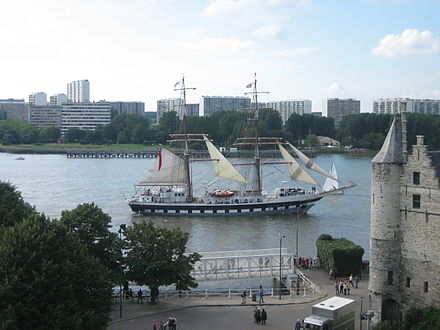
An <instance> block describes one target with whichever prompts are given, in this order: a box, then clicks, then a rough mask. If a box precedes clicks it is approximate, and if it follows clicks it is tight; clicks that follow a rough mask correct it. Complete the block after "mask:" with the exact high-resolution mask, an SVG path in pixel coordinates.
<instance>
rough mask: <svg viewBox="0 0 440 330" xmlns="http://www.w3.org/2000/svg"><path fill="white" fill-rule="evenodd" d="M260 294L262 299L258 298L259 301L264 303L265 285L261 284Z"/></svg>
mask: <svg viewBox="0 0 440 330" xmlns="http://www.w3.org/2000/svg"><path fill="white" fill-rule="evenodd" d="M259 295H260V299H259V300H258V303H259V304H264V291H263V287H262V286H261V285H260V292H259Z"/></svg>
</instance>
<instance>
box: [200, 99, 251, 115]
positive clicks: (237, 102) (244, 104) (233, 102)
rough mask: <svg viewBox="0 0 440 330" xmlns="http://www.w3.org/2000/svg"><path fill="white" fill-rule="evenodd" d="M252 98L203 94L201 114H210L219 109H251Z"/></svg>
mask: <svg viewBox="0 0 440 330" xmlns="http://www.w3.org/2000/svg"><path fill="white" fill-rule="evenodd" d="M250 107H251V99H250V98H249V97H242V96H202V98H201V100H200V116H205V117H207V116H210V115H211V114H213V113H214V112H217V111H235V110H240V109H249V108H250Z"/></svg>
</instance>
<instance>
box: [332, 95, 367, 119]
mask: <svg viewBox="0 0 440 330" xmlns="http://www.w3.org/2000/svg"><path fill="white" fill-rule="evenodd" d="M359 113H361V101H359V100H355V99H338V98H334V99H328V100H327V117H329V118H333V119H334V120H335V123H338V122H340V121H341V120H342V118H344V117H345V116H347V115H356V114H359Z"/></svg>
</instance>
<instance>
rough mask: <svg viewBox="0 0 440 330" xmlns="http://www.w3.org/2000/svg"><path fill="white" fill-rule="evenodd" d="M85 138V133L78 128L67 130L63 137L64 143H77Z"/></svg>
mask: <svg viewBox="0 0 440 330" xmlns="http://www.w3.org/2000/svg"><path fill="white" fill-rule="evenodd" d="M85 137H86V131H84V130H82V129H79V128H69V129H68V130H67V132H66V134H65V135H64V138H65V139H66V142H68V143H78V142H79V141H81V140H82V139H84V138H85Z"/></svg>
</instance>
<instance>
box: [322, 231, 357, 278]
mask: <svg viewBox="0 0 440 330" xmlns="http://www.w3.org/2000/svg"><path fill="white" fill-rule="evenodd" d="M316 248H317V251H318V257H319V258H320V259H321V261H322V264H323V265H324V267H325V268H326V269H327V270H330V269H336V270H337V271H338V274H340V275H343V276H346V275H347V276H348V275H350V274H360V272H361V267H362V256H363V254H364V249H363V248H362V247H360V246H359V245H356V244H354V243H353V242H351V241H349V240H347V239H345V238H339V239H334V238H332V237H331V236H330V235H327V234H324V235H321V236H320V237H319V238H318V240H317V241H316Z"/></svg>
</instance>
